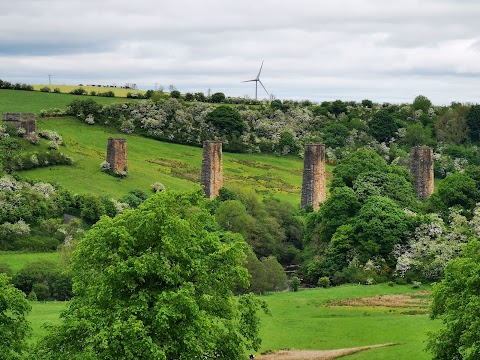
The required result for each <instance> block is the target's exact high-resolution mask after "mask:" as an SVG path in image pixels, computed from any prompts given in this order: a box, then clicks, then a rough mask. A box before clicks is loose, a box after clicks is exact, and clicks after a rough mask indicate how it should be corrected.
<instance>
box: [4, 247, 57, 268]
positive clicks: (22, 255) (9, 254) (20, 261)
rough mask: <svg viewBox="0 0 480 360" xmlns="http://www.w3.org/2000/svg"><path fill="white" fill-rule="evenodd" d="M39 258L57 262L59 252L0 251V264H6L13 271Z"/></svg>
mask: <svg viewBox="0 0 480 360" xmlns="http://www.w3.org/2000/svg"><path fill="white" fill-rule="evenodd" d="M40 260H47V261H52V262H56V263H58V262H60V254H59V253H58V252H46V253H26V252H16V251H0V264H5V265H7V266H8V267H9V268H10V270H12V271H13V272H14V273H16V272H18V271H19V270H21V269H22V268H24V267H25V265H26V264H28V263H31V262H35V261H40Z"/></svg>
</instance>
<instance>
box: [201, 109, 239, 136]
mask: <svg viewBox="0 0 480 360" xmlns="http://www.w3.org/2000/svg"><path fill="white" fill-rule="evenodd" d="M207 122H209V123H211V124H212V125H213V126H215V127H216V128H217V129H219V130H221V131H222V132H223V133H225V134H241V133H242V131H243V120H242V117H241V116H240V113H239V112H238V110H237V109H235V108H232V107H230V106H219V107H217V108H215V110H213V111H212V112H210V113H209V114H208V115H207Z"/></svg>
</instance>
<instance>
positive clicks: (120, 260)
mask: <svg viewBox="0 0 480 360" xmlns="http://www.w3.org/2000/svg"><path fill="white" fill-rule="evenodd" d="M205 202H206V200H205V199H203V194H202V192H201V191H197V192H191V193H184V194H180V193H175V192H168V191H167V192H162V193H159V194H156V195H155V196H153V197H152V198H150V199H149V200H147V201H146V202H145V203H144V204H142V205H141V206H140V207H139V209H137V210H134V211H130V212H128V213H126V214H124V215H122V216H119V217H116V218H115V219H110V218H107V217H104V218H102V220H101V221H100V222H99V223H97V224H96V225H95V226H94V227H92V229H91V230H90V232H89V233H88V234H87V235H86V236H85V238H84V240H82V241H81V242H80V243H79V245H78V247H77V251H76V252H75V253H74V256H73V260H72V266H71V269H72V271H73V274H74V289H75V297H74V298H73V299H72V300H71V301H70V303H69V306H68V309H67V310H66V311H65V312H64V313H63V321H62V323H61V324H60V325H58V326H54V327H52V328H51V329H50V332H49V334H48V335H47V336H46V337H45V338H44V339H43V341H41V342H40V345H39V347H38V348H37V351H36V354H37V356H39V357H42V358H43V359H64V358H66V357H68V358H71V359H80V358H81V359H86V358H89V359H111V358H118V357H119V356H121V358H123V359H137V358H139V357H141V358H142V359H175V358H188V359H195V358H200V357H202V356H209V357H212V356H214V355H218V356H220V357H221V358H225V359H238V358H241V357H242V356H243V355H244V351H245V350H246V348H252V349H258V347H259V339H258V326H259V324H258V318H257V316H256V314H255V313H256V310H257V309H258V307H259V301H258V300H255V299H254V298H253V297H251V296H242V297H239V298H238V297H235V296H234V295H233V292H232V289H233V288H234V287H236V286H238V285H242V286H248V280H247V271H246V269H245V268H243V267H242V264H243V263H244V261H245V255H244V249H245V243H244V242H243V241H242V240H241V239H240V238H239V237H238V236H235V235H233V234H231V233H222V234H220V233H218V232H217V231H216V230H217V226H216V225H215V222H214V219H213V217H212V216H211V215H210V214H209V213H208V211H207V210H206V208H205ZM220 235H221V236H222V239H223V242H222V241H220Z"/></svg>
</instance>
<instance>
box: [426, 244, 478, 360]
mask: <svg viewBox="0 0 480 360" xmlns="http://www.w3.org/2000/svg"><path fill="white" fill-rule="evenodd" d="M479 282H480V243H479V241H478V240H477V239H472V240H470V242H469V243H468V245H467V246H466V247H465V248H464V251H463V253H462V256H461V257H460V258H457V259H454V260H452V261H451V262H450V263H449V264H448V265H447V267H446V268H445V278H444V279H443V280H442V281H441V282H439V283H437V284H435V285H434V287H433V291H432V299H433V301H432V305H431V316H432V318H433V319H437V318H438V319H440V320H442V322H443V324H444V327H443V328H441V329H440V330H438V331H437V332H434V333H432V334H431V335H430V339H429V342H428V346H427V348H428V349H429V350H430V351H431V352H432V354H433V359H434V360H451V359H465V360H467V359H468V360H474V359H478V358H479V357H480V337H479V334H480V333H479V331H478V329H479V327H480V303H479V298H480V292H479V289H480V287H479V286H478V284H479Z"/></svg>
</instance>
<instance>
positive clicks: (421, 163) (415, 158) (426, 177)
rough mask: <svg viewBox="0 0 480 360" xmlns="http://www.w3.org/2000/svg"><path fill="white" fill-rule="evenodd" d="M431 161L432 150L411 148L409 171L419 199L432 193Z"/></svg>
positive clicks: (418, 147) (420, 147)
mask: <svg viewBox="0 0 480 360" xmlns="http://www.w3.org/2000/svg"><path fill="white" fill-rule="evenodd" d="M433 160H434V159H433V150H432V149H431V148H429V147H428V146H415V147H414V148H413V152H412V162H411V165H410V170H411V172H412V174H413V178H414V179H415V189H416V190H417V195H418V198H419V199H426V198H428V197H430V195H432V193H433Z"/></svg>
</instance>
